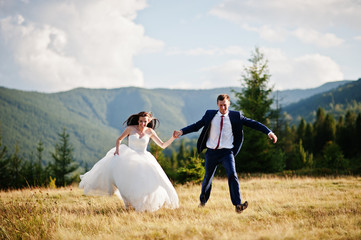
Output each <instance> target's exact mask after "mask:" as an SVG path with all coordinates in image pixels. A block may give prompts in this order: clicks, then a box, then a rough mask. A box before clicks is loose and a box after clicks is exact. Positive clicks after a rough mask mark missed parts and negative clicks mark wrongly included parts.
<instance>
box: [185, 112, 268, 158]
mask: <svg viewBox="0 0 361 240" xmlns="http://www.w3.org/2000/svg"><path fill="white" fill-rule="evenodd" d="M217 112H218V110H207V111H206V113H205V114H204V116H203V117H202V119H201V120H199V121H198V122H196V123H193V124H191V125H189V126H187V127H185V128H182V129H181V130H182V132H183V135H186V134H188V133H191V132H197V131H198V130H199V129H201V128H202V127H203V130H202V132H201V135H200V136H199V138H198V141H197V150H198V153H201V152H202V151H203V149H205V148H207V146H206V143H207V139H208V136H209V132H210V129H211V122H212V119H213V118H214V116H215V115H216V113H217ZM229 119H230V121H231V125H232V132H233V149H232V151H233V153H234V155H237V154H238V152H239V150H240V149H241V146H242V143H243V125H245V126H247V127H251V128H253V129H256V130H258V131H261V132H263V133H265V134H268V133H269V132H271V130H270V129H268V128H267V127H266V126H265V125H263V124H262V123H259V122H257V121H255V120H252V119H249V118H246V117H244V116H243V115H241V114H240V112H238V111H229Z"/></svg>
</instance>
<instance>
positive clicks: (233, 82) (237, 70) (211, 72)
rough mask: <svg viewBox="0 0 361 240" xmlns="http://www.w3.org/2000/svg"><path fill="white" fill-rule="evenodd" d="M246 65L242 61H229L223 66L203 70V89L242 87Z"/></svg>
mask: <svg viewBox="0 0 361 240" xmlns="http://www.w3.org/2000/svg"><path fill="white" fill-rule="evenodd" d="M244 65H245V63H244V62H243V61H242V60H237V59H233V60H229V61H227V62H225V63H223V64H220V65H217V66H212V67H207V68H203V69H201V71H202V72H203V74H204V75H203V76H202V81H201V82H202V83H201V87H202V88H215V87H229V86H240V85H241V82H240V80H241V78H242V72H243V68H244Z"/></svg>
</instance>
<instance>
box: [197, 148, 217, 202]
mask: <svg viewBox="0 0 361 240" xmlns="http://www.w3.org/2000/svg"><path fill="white" fill-rule="evenodd" d="M217 160H218V159H217V155H216V153H215V150H211V149H208V150H207V152H206V156H205V165H204V169H205V174H204V178H203V182H202V191H201V195H200V197H199V198H200V201H201V204H205V203H206V202H207V201H208V199H209V196H210V195H211V190H212V179H213V176H214V173H215V172H216V169H217V165H218V161H217Z"/></svg>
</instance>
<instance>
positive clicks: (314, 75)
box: [262, 48, 344, 90]
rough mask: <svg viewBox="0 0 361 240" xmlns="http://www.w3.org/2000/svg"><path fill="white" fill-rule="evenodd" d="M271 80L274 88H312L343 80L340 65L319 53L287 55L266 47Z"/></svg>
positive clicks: (264, 50)
mask: <svg viewBox="0 0 361 240" xmlns="http://www.w3.org/2000/svg"><path fill="white" fill-rule="evenodd" d="M262 51H263V52H264V53H265V56H266V58H267V59H268V61H269V69H270V73H271V75H272V76H271V82H272V83H274V85H275V88H276V89H281V90H282V89H293V88H302V89H305V88H312V87H317V86H320V85H322V84H324V83H326V82H333V81H339V80H343V79H344V76H343V73H342V71H341V69H340V66H339V65H338V64H337V63H336V62H334V61H333V60H332V59H331V58H330V57H327V56H322V55H320V54H310V55H303V56H300V57H296V58H292V57H288V56H287V55H286V54H284V53H283V52H282V51H281V50H279V49H267V48H264V49H262Z"/></svg>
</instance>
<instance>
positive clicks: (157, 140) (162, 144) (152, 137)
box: [150, 129, 175, 149]
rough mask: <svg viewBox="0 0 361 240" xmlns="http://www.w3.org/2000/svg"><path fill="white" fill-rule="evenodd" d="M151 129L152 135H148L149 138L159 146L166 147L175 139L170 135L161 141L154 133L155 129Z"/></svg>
mask: <svg viewBox="0 0 361 240" xmlns="http://www.w3.org/2000/svg"><path fill="white" fill-rule="evenodd" d="M151 131H152V135H151V136H150V138H151V139H152V140H153V141H154V142H155V143H156V144H157V145H158V146H159V147H161V148H163V149H164V148H166V147H168V146H169V145H170V144H171V143H172V142H173V141H174V139H175V137H173V136H172V137H171V138H169V139H168V141H166V142H163V141H162V140H161V139H160V138H159V137H158V135H157V134H156V133H155V131H154V130H153V129H151Z"/></svg>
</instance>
